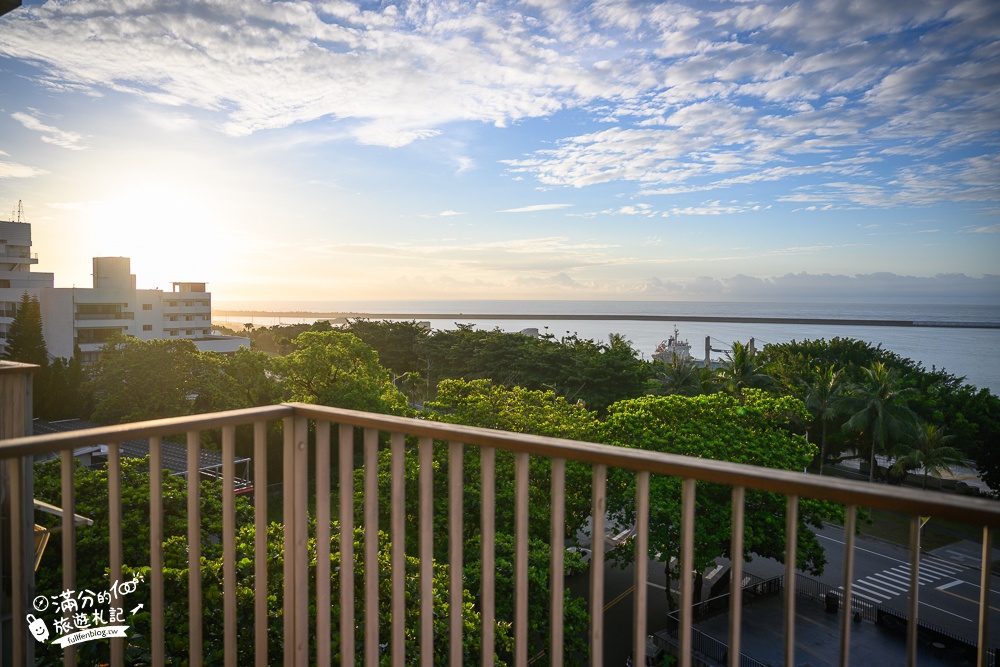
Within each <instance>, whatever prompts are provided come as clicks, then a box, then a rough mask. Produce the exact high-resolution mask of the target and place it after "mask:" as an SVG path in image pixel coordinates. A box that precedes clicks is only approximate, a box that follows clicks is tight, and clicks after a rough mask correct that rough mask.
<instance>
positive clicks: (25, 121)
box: [10, 111, 84, 151]
mask: <svg viewBox="0 0 1000 667" xmlns="http://www.w3.org/2000/svg"><path fill="white" fill-rule="evenodd" d="M10 117H11V118H13V119H14V120H16V121H17V122H19V123H20V124H21V125H23V126H24V127H26V128H27V129H29V130H31V131H33V132H39V133H40V134H41V135H42V141H44V142H45V143H47V144H52V145H53V146H59V147H60V148H68V149H69V150H74V151H79V150H83V149H84V146H82V145H81V144H80V142H81V141H82V140H83V137H81V136H80V135H79V134H77V133H76V132H67V131H65V130H60V129H59V128H58V127H54V126H52V125H46V124H45V123H43V122H42V121H40V120H39V119H38V118H36V117H35V116H32V115H31V114H28V113H24V112H21V111H18V112H15V113H12V114H11V115H10Z"/></svg>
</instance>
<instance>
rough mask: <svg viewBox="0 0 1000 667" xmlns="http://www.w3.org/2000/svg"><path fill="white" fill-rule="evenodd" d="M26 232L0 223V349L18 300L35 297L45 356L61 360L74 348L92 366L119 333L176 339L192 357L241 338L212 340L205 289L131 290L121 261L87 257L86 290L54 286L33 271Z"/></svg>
mask: <svg viewBox="0 0 1000 667" xmlns="http://www.w3.org/2000/svg"><path fill="white" fill-rule="evenodd" d="M36 264H38V255H37V254H32V252H31V225H30V224H29V223H27V222H3V221H0V346H5V345H6V340H7V334H8V332H9V330H10V326H11V323H13V321H14V317H15V315H16V314H17V305H18V303H20V301H21V297H22V295H23V294H24V293H25V292H27V293H28V294H29V295H33V296H36V297H38V302H39V306H40V310H41V314H42V333H43V334H44V336H45V343H46V346H47V348H48V351H49V355H50V356H52V357H64V358H67V359H68V358H69V357H72V356H73V351H74V347H75V346H79V348H80V352H81V353H82V354H83V359H84V361H94V360H95V359H96V358H97V357H98V356H99V355H100V351H101V348H102V347H103V345H104V342H105V341H106V340H107V339H108V338H109V337H110V336H112V335H113V334H116V333H122V334H127V335H129V336H135V337H136V338H139V339H141V340H154V339H158V338H164V339H177V338H183V339H188V340H191V341H193V342H194V344H195V345H196V346H197V347H198V349H199V350H202V351H212V352H220V353H232V352H235V351H236V350H238V349H239V348H240V347H249V346H250V341H249V339H247V338H240V337H234V336H222V335H217V334H213V333H212V295H211V293H210V292H208V291H207V290H206V286H205V283H194V282H175V283H173V284H172V290H171V291H169V292H165V291H163V290H159V289H138V288H137V287H136V278H135V275H134V274H133V273H132V269H131V261H130V260H129V258H128V257H95V258H94V259H93V266H94V273H93V287H90V288H80V287H55V280H54V276H53V274H51V273H39V272H34V271H32V270H31V268H32V267H33V266H34V265H36Z"/></svg>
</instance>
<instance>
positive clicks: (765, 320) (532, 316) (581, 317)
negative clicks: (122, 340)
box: [212, 310, 1000, 329]
mask: <svg viewBox="0 0 1000 667" xmlns="http://www.w3.org/2000/svg"><path fill="white" fill-rule="evenodd" d="M212 314H213V317H219V318H237V319H243V318H251V317H266V318H275V319H283V318H288V319H312V320H327V319H365V320H406V321H409V320H455V321H459V322H461V321H469V320H552V321H600V320H620V321H626V322H727V323H735V324H804V325H820V326H861V327H918V328H943V329H1000V322H965V321H936V320H884V319H852V318H816V317H754V316H732V315H690V314H688V315H681V314H676V315H648V314H646V315H627V314H614V315H600V314H567V313H547V314H538V313H362V312H316V311H274V310H214V311H213V313H212Z"/></svg>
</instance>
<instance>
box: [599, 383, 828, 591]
mask: <svg viewBox="0 0 1000 667" xmlns="http://www.w3.org/2000/svg"><path fill="white" fill-rule="evenodd" d="M740 398H741V400H737V399H736V398H734V397H730V396H726V395H724V394H721V393H719V394H712V395H708V396H698V397H694V398H690V397H684V396H662V397H657V396H647V397H644V398H638V399H633V400H629V401H622V402H620V403H616V404H615V405H614V406H612V408H611V411H610V413H609V414H608V417H607V419H606V420H605V421H604V423H603V438H604V440H605V441H606V442H608V443H611V444H615V445H619V446H622V447H634V448H637V449H644V450H647V451H657V452H666V453H670V454H684V455H688V456H696V457H698V458H708V459H716V460H720V461H733V462H737V463H748V464H751V465H757V466H764V467H768V468H777V469H780V470H802V469H803V468H804V467H805V466H806V465H808V463H809V462H810V461H811V460H812V458H813V456H815V454H816V447H815V446H814V445H812V444H810V443H809V442H808V441H807V440H806V439H805V437H803V436H802V435H797V434H795V433H794V432H793V431H794V430H796V427H797V426H798V425H799V424H800V423H801V422H803V421H804V420H806V419H808V414H807V413H806V411H805V408H804V406H803V405H802V402H801V401H799V400H797V399H795V398H791V397H780V398H776V397H774V396H771V395H769V394H766V393H764V392H763V391H761V390H757V389H748V388H744V389H742V390H741V392H740ZM680 486H681V480H680V479H679V478H675V477H663V476H659V475H655V476H653V477H652V478H651V481H650V493H649V496H650V513H649V546H650V550H651V551H652V552H653V553H657V554H659V557H658V560H660V561H662V562H663V563H665V564H669V563H670V561H671V559H674V560H675V561H679V560H680V516H681V493H680ZM730 494H731V490H730V488H729V487H725V486H721V485H718V484H710V483H702V482H699V483H698V486H697V495H696V498H697V500H696V502H697V505H696V509H695V513H696V516H697V517H698V520H697V521H696V523H695V563H694V569H695V570H696V571H697V572H702V571H704V570H705V569H706V568H708V567H709V566H710V565H712V564H713V563H714V561H715V560H716V559H717V558H732V557H733V556H734V555H733V554H731V553H730V536H731V523H730V518H731V511H732V510H731V499H730ZM608 512H609V514H610V515H611V516H612V517H614V518H616V519H617V520H618V521H619V523H621V524H622V525H627V526H630V525H634V524H635V520H636V516H635V475H634V474H633V473H631V472H629V471H625V470H619V469H613V470H611V471H610V472H609V481H608ZM837 514H838V510H837V508H836V507H834V506H832V505H829V504H827V503H820V502H817V501H812V500H808V499H803V500H802V502H801V503H800V507H799V524H800V528H799V533H798V538H799V539H798V546H797V552H796V554H797V566H798V568H799V569H801V570H805V571H808V572H812V573H814V574H818V573H821V572H822V570H823V566H824V564H825V563H826V558H825V556H824V552H823V548H822V547H821V546H820V544H819V542H818V540H817V538H816V535H815V533H813V532H812V531H811V530H809V529H808V528H809V527H810V526H813V527H819V526H820V525H821V523H822V521H823V520H824V519H826V518H831V517H834V516H836V515H837ZM784 517H785V499H784V497H783V496H780V495H775V494H770V493H763V492H759V491H753V490H748V492H747V496H746V527H745V531H746V532H745V535H744V540H745V546H744V549H745V551H744V554H742V556H743V557H744V558H746V559H747V560H749V559H751V558H752V556H753V555H758V556H762V557H765V558H774V559H776V560H778V561H783V560H784V557H785V554H784V549H785V544H784V532H785V518H784ZM613 553H614V556H615V558H616V559H617V560H618V561H619V562H631V561H632V559H633V556H634V553H635V552H634V549H617V550H615V551H614V552H613ZM669 574H670V570H669V567H668V575H669ZM699 588H700V587H699Z"/></svg>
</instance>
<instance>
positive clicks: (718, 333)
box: [213, 300, 1000, 394]
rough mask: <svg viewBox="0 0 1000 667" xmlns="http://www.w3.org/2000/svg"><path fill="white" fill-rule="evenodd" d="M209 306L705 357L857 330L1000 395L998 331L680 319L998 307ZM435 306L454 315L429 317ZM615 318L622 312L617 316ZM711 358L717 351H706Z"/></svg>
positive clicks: (896, 314)
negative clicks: (667, 343) (374, 318)
mask: <svg viewBox="0 0 1000 667" xmlns="http://www.w3.org/2000/svg"><path fill="white" fill-rule="evenodd" d="M213 308H214V309H215V310H216V311H219V310H239V311H257V312H261V311H271V312H281V313H290V312H307V313H335V312H336V313H364V314H370V315H377V314H384V313H393V314H400V315H412V316H413V317H407V318H406V319H420V320H425V321H429V322H430V323H431V326H432V327H433V328H435V329H452V328H455V327H456V325H457V324H473V325H475V326H476V327H477V328H481V329H487V330H492V329H495V328H499V329H501V330H503V331H521V330H523V329H526V328H537V329H538V330H539V331H540V332H542V333H551V334H552V335H554V336H555V337H556V338H560V337H562V336H564V335H568V334H575V335H577V336H579V337H581V338H590V339H593V340H598V341H606V340H608V337H609V335H610V334H613V333H614V334H622V335H624V336H625V338H626V339H628V340H629V341H631V342H632V346H633V347H634V348H635V349H636V350H637V351H638V352H639V353H640V355H642V356H643V357H645V358H647V359H648V358H650V356H651V355H652V353H653V351H654V350H655V349H656V346H657V345H659V344H660V342H661V341H663V340H665V339H666V338H667V337H668V336H670V335H672V334H673V329H674V327H675V326H676V327H677V329H678V330H679V333H680V338H681V339H687V340H688V342H689V343H690V344H691V354H692V356H694V357H697V358H704V357H705V342H706V338H708V339H709V341H710V346H711V347H712V348H714V349H716V350H724V349H726V348H727V347H728V346H729V345H731V344H732V342H733V341H741V342H744V343H745V342H747V341H748V340H749V339H750V338H751V337H752V338H753V339H754V341H755V344H756V346H757V347H758V349H759V348H761V347H763V346H764V345H766V344H768V343H785V342H788V341H791V340H798V341H801V340H807V339H810V340H816V339H820V338H823V339H826V340H830V339H831V338H834V337H836V336H840V337H841V338H856V339H859V340H864V341H867V342H868V343H871V344H873V345H879V344H881V346H882V348H883V349H887V350H891V351H892V352H895V353H896V354H899V355H900V356H903V357H907V358H909V359H913V360H914V361H917V362H920V363H922V364H923V365H924V367H925V368H927V369H931V368H936V369H939V370H940V369H943V370H945V371H947V372H949V373H952V374H954V375H957V376H960V377H965V381H966V382H968V383H969V384H972V385H974V386H976V387H979V388H986V389H989V390H990V391H992V392H993V393H995V394H997V393H1000V329H973V328H948V327H941V328H938V327H887V326H860V325H830V324H823V325H813V324H793V323H782V324H743V323H728V322H725V323H723V322H697V321H691V320H690V319H687V320H686V319H685V316H687V317H689V318H690V317H693V316H694V317H697V316H711V317H783V318H809V319H854V320H902V321H916V322H939V323H947V322H966V323H968V322H983V323H990V324H994V325H996V324H1000V306H997V305H962V304H912V303H888V304H887V303H875V302H873V303H835V302H821V301H820V302H810V303H792V302H781V303H752V302H745V303H725V302H680V301H678V302H668V301H515V300H510V301H443V300H442V301H363V302H362V301H252V302H251V301H216V302H215V303H214V304H213ZM435 314H454V315H456V317H451V318H447V319H445V318H435V317H431V316H432V315H435ZM490 314H516V315H524V316H525V317H524V318H520V319H490V318H489V317H484V315H487V316H488V315H490ZM546 315H560V316H567V315H590V316H593V315H601V316H612V317H615V319H607V320H603V319H602V320H587V319H580V320H574V319H554V318H547V317H546ZM650 315H652V316H658V317H666V318H668V319H667V320H664V321H652V322H650V321H636V320H630V319H628V317H629V316H650ZM618 318H620V319H618ZM213 319H214V320H215V321H216V322H219V323H221V322H224V321H226V320H228V321H231V322H233V323H238V325H237V326H242V323H243V322H253V323H254V324H255V325H256V326H271V325H274V324H292V323H297V322H312V321H314V320H316V319H317V317H316V316H311V315H310V316H307V317H290V316H284V315H283V316H280V317H263V316H260V315H249V314H248V315H241V316H216V317H214V318H213ZM710 355H711V357H712V358H713V359H718V358H722V357H723V356H724V355H723V353H722V352H711V353H710Z"/></svg>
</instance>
